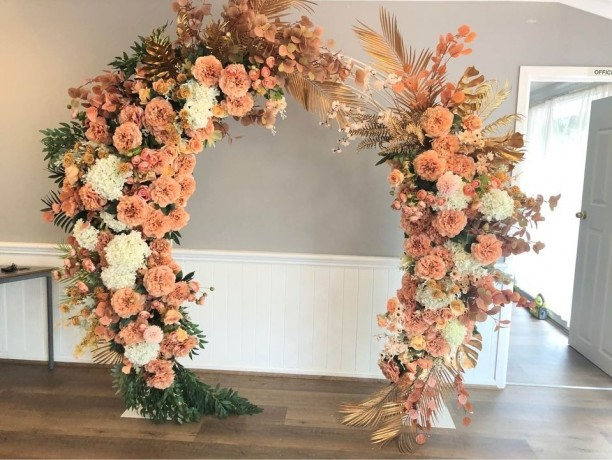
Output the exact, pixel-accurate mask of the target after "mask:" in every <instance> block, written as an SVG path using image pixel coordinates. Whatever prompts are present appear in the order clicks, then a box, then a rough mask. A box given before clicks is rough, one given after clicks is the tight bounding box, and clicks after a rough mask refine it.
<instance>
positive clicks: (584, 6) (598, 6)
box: [321, 0, 612, 19]
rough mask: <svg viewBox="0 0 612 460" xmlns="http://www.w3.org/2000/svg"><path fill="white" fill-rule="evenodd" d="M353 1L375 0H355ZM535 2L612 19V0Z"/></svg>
mask: <svg viewBox="0 0 612 460" xmlns="http://www.w3.org/2000/svg"><path fill="white" fill-rule="evenodd" d="M321 1H328V2H329V1H338V0H321ZM353 1H358V2H359V1H361V2H363V1H366V2H367V1H374V0H353ZM388 1H392V2H394V1H395V2H406V1H428V2H437V1H450V2H461V1H476V2H489V1H510V2H512V1H514V2H534V0H388ZM535 2H547V3H562V4H564V5H568V6H571V7H573V8H578V9H579V10H583V11H588V12H589V13H593V14H596V15H598V16H602V17H604V18H608V19H612V0H535Z"/></svg>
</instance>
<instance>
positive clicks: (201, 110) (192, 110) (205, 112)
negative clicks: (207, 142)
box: [183, 80, 219, 129]
mask: <svg viewBox="0 0 612 460" xmlns="http://www.w3.org/2000/svg"><path fill="white" fill-rule="evenodd" d="M183 86H185V87H187V88H188V89H189V92H190V94H191V95H190V96H189V98H187V101H186V102H185V107H184V110H185V111H186V112H187V114H188V115H187V123H189V125H190V126H191V128H192V129H200V128H204V127H205V126H206V125H207V124H208V121H209V120H210V118H211V117H212V116H213V113H212V108H213V107H214V106H215V105H216V104H217V99H216V97H217V96H218V95H219V90H218V89H217V87H215V86H210V87H208V86H203V85H200V84H199V83H198V82H197V81H195V80H190V81H188V82H187V83H184V84H183Z"/></svg>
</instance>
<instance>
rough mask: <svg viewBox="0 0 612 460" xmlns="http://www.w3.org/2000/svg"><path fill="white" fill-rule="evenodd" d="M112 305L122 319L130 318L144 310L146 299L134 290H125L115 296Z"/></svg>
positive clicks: (117, 292) (119, 291)
mask: <svg viewBox="0 0 612 460" xmlns="http://www.w3.org/2000/svg"><path fill="white" fill-rule="evenodd" d="M111 305H112V306H113V310H115V313H117V314H118V315H119V316H120V317H121V318H129V317H130V316H134V315H136V314H138V313H140V312H141V311H143V310H144V305H145V297H144V296H143V295H142V294H139V293H138V292H136V291H134V290H133V289H130V288H123V289H119V290H118V291H116V292H115V293H114V294H113V297H112V298H111Z"/></svg>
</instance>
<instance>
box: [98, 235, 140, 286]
mask: <svg viewBox="0 0 612 460" xmlns="http://www.w3.org/2000/svg"><path fill="white" fill-rule="evenodd" d="M149 255H151V249H149V246H148V245H147V243H146V242H145V241H144V240H143V239H142V235H141V234H140V232H137V231H133V232H130V233H128V234H124V235H117V236H115V237H114V238H113V239H112V241H111V242H110V243H108V245H107V246H106V261H107V262H108V267H105V268H103V269H102V282H103V283H104V285H105V286H106V287H107V288H109V289H122V288H127V287H132V286H133V285H134V282H135V281H136V271H138V270H139V269H141V268H144V267H145V266H146V258H147V257H149Z"/></svg>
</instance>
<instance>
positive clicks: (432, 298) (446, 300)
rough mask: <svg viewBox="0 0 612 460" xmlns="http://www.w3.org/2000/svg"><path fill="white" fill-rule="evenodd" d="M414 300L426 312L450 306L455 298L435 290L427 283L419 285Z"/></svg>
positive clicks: (450, 294) (452, 295)
mask: <svg viewBox="0 0 612 460" xmlns="http://www.w3.org/2000/svg"><path fill="white" fill-rule="evenodd" d="M414 298H415V299H416V300H417V302H419V303H420V304H421V305H423V307H425V308H426V309H427V310H439V309H440V308H444V307H447V306H449V305H450V303H451V302H452V301H453V300H455V299H456V298H457V297H456V296H455V294H452V293H450V292H444V291H442V290H441V289H435V288H433V287H432V286H430V284H429V283H428V282H424V283H421V284H420V285H419V287H418V288H417V292H416V295H415V296H414Z"/></svg>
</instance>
